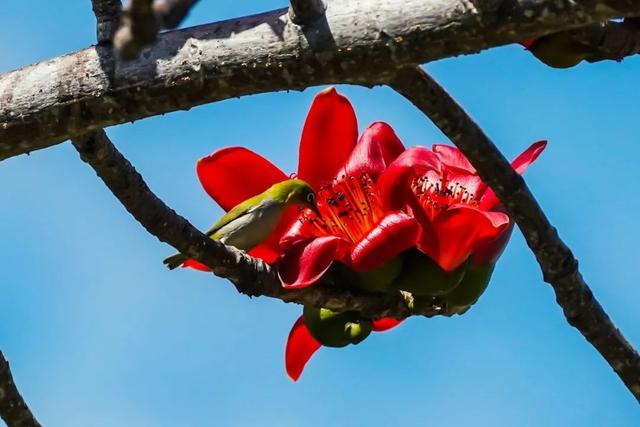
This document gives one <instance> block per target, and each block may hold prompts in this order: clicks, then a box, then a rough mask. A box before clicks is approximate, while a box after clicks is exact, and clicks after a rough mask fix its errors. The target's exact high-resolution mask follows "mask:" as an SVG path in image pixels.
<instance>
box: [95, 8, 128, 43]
mask: <svg viewBox="0 0 640 427" xmlns="http://www.w3.org/2000/svg"><path fill="white" fill-rule="evenodd" d="M91 4H92V6H93V13H94V14H95V15H96V21H97V26H96V38H97V40H98V43H100V44H102V43H111V40H112V39H113V36H114V35H115V33H116V30H117V29H118V25H119V24H120V13H121V12H122V3H121V2H120V0H91Z"/></svg>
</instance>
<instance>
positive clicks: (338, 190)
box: [301, 172, 383, 243]
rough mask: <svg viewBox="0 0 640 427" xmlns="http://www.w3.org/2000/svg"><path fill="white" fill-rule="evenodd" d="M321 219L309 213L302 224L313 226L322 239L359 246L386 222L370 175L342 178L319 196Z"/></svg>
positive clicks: (330, 184)
mask: <svg viewBox="0 0 640 427" xmlns="http://www.w3.org/2000/svg"><path fill="white" fill-rule="evenodd" d="M317 197H318V203H317V204H318V210H319V211H320V214H321V217H318V216H317V215H315V214H314V213H310V212H309V211H308V210H307V211H305V213H303V215H302V217H301V221H305V222H308V223H310V224H312V225H313V226H314V227H315V228H316V230H317V231H318V232H319V233H321V235H332V236H340V237H344V238H346V239H348V240H351V241H352V242H354V243H356V242H358V241H359V240H360V239H362V237H364V235H365V234H367V233H368V232H369V231H370V230H371V229H373V227H374V225H375V224H376V223H377V222H378V220H379V219H380V218H382V215H383V211H382V206H381V203H380V200H379V198H378V195H377V192H376V188H375V184H374V182H373V180H372V179H371V178H370V177H369V175H368V174H367V173H364V172H363V173H362V174H360V176H359V177H355V176H345V175H343V176H341V177H339V178H338V179H334V180H333V181H332V182H331V183H329V184H326V185H324V186H322V187H321V188H320V190H319V191H318V192H317Z"/></svg>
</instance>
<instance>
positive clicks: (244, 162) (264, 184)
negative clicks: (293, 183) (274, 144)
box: [196, 147, 288, 211]
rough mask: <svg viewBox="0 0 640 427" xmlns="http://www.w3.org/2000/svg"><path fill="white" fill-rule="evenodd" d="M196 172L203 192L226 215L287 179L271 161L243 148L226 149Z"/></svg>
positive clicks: (199, 167)
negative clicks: (249, 199)
mask: <svg viewBox="0 0 640 427" xmlns="http://www.w3.org/2000/svg"><path fill="white" fill-rule="evenodd" d="M196 172H197V174H198V178H199V179H200V183H201V184H202V187H203V188H204V190H205V191H206V192H207V194H209V196H211V198H212V199H213V200H215V201H216V202H217V203H218V204H219V205H220V207H222V209H224V210H225V211H229V210H230V209H231V208H233V207H234V206H236V205H237V204H239V203H241V202H244V201H245V200H247V199H248V198H250V197H253V196H255V195H256V194H260V193H262V192H263V191H265V190H266V189H267V188H269V187H271V186H272V185H273V184H275V183H277V182H281V181H284V180H285V179H287V178H288V177H287V176H286V175H285V174H284V172H282V171H281V170H280V169H278V167H276V166H274V165H273V164H272V163H271V162H270V161H269V160H267V159H265V158H264V157H262V156H260V155H258V154H256V153H254V152H253V151H251V150H247V149H246V148H243V147H228V148H223V149H221V150H217V151H215V152H214V153H212V154H210V155H209V156H207V157H204V158H202V159H200V160H198V164H197V165H196Z"/></svg>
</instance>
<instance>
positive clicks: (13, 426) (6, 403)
mask: <svg viewBox="0 0 640 427" xmlns="http://www.w3.org/2000/svg"><path fill="white" fill-rule="evenodd" d="M0 417H1V418H2V419H3V420H4V422H5V423H7V426H8V427H40V423H39V422H38V421H37V420H36V419H35V417H34V416H33V414H32V413H31V411H30V410H29V407H28V406H27V403H26V402H25V401H24V399H23V398H22V396H21V395H20V392H19V391H18V388H17V387H16V384H15V383H14V382H13V376H12V375H11V370H10V369H9V362H8V361H7V359H5V358H4V355H3V354H2V351H0Z"/></svg>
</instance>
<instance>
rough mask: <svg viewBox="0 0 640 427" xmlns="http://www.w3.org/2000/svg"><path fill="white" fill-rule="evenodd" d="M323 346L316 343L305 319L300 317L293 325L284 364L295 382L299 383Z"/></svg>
mask: <svg viewBox="0 0 640 427" xmlns="http://www.w3.org/2000/svg"><path fill="white" fill-rule="evenodd" d="M321 346H322V345H321V344H320V343H319V342H318V341H316V339H315V338H313V336H311V332H309V329H308V328H307V325H305V323H304V318H303V317H302V316H300V317H299V318H298V320H296V323H294V324H293V328H291V332H289V338H287V346H286V348H285V352H284V364H285V368H286V370H287V375H289V378H291V379H292V380H293V381H298V378H300V375H301V374H302V371H303V370H304V367H305V365H306V364H307V362H308V361H309V359H311V356H313V353H315V352H316V351H318V349H319V348H320V347H321Z"/></svg>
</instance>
